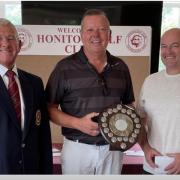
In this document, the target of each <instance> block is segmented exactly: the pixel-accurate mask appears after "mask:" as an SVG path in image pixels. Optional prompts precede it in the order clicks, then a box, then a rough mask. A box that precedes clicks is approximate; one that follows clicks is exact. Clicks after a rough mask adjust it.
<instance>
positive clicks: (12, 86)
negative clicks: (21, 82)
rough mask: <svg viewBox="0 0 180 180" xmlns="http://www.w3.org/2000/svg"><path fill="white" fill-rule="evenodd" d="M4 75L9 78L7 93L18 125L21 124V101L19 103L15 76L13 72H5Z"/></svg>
mask: <svg viewBox="0 0 180 180" xmlns="http://www.w3.org/2000/svg"><path fill="white" fill-rule="evenodd" d="M6 75H7V77H8V78H9V84H8V92H9V95H10V97H11V99H12V103H13V106H14V109H15V112H16V115H17V119H18V121H19V123H20V124H21V101H20V95H19V89H18V85H17V83H16V81H15V78H14V76H15V75H16V74H15V72H14V71H11V70H8V71H7V72H6Z"/></svg>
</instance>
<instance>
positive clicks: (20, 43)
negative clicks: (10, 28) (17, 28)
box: [19, 40, 23, 49]
mask: <svg viewBox="0 0 180 180" xmlns="http://www.w3.org/2000/svg"><path fill="white" fill-rule="evenodd" d="M22 45H23V43H22V41H21V40H19V49H21V47H22Z"/></svg>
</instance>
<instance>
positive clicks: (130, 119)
mask: <svg viewBox="0 0 180 180" xmlns="http://www.w3.org/2000/svg"><path fill="white" fill-rule="evenodd" d="M98 121H99V127H100V130H101V134H102V135H103V137H104V138H105V140H106V141H107V142H108V143H109V144H110V145H111V146H112V147H113V149H115V150H120V151H126V150H128V149H129V148H131V147H132V146H133V145H134V144H135V143H136V142H137V140H138V136H139V134H140V130H141V120H140V117H139V115H138V114H137V113H136V111H135V109H133V108H132V107H130V106H127V105H123V104H117V105H115V106H112V107H109V108H107V109H105V110H104V111H103V112H102V113H100V115H99V120H98Z"/></svg>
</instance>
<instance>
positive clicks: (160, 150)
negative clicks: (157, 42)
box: [137, 28, 180, 174]
mask: <svg viewBox="0 0 180 180" xmlns="http://www.w3.org/2000/svg"><path fill="white" fill-rule="evenodd" d="M161 58H162V61H163V63H164V65H165V67H166V69H165V70H163V71H161V72H157V73H154V74H152V75H150V76H149V77H147V78H146V79H145V81H144V84H143V86H142V89H141V92H140V97H139V100H138V105H137V110H138V112H139V114H140V116H141V117H142V120H143V122H144V125H145V126H144V127H145V128H144V131H143V132H142V136H141V140H140V145H141V147H142V149H143V151H144V154H145V162H144V166H143V168H144V171H146V172H148V173H150V174H180V130H179V127H180V29H179V28H173V29H170V30H168V31H166V32H165V33H164V34H163V36H162V38H161ZM159 156H160V157H159ZM160 159H161V160H162V162H160ZM165 161H167V162H166V163H165ZM159 162H160V164H159ZM161 165H162V166H163V168H161Z"/></svg>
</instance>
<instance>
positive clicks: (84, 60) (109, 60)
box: [78, 46, 115, 66]
mask: <svg viewBox="0 0 180 180" xmlns="http://www.w3.org/2000/svg"><path fill="white" fill-rule="evenodd" d="M106 54H107V66H112V65H114V63H115V62H114V61H113V60H112V56H111V54H110V53H109V51H107V50H106ZM78 56H79V59H80V60H81V62H82V63H84V64H87V63H88V58H87V57H86V55H85V53H84V51H83V46H81V49H80V50H79V53H78Z"/></svg>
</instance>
